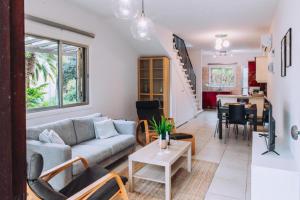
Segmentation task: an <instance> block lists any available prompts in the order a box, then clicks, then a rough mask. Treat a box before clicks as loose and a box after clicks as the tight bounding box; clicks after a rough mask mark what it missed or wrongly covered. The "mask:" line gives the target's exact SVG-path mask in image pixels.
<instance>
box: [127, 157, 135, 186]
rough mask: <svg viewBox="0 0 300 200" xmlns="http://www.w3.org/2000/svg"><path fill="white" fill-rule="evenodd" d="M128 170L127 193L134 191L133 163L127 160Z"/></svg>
mask: <svg viewBox="0 0 300 200" xmlns="http://www.w3.org/2000/svg"><path fill="white" fill-rule="evenodd" d="M128 170H129V173H128V175H129V192H133V191H134V178H133V161H132V160H128Z"/></svg>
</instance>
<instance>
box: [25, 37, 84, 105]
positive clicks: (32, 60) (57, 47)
mask: <svg viewBox="0 0 300 200" xmlns="http://www.w3.org/2000/svg"><path fill="white" fill-rule="evenodd" d="M86 59H87V48H86V47H83V46H81V45H74V44H71V43H66V42H63V41H59V40H52V39H46V38H41V37H36V36H32V35H26V36H25V68H26V69H25V70H26V106H27V109H28V110H30V111H34V110H42V109H52V108H62V107H67V106H76V105H82V104H87V103H88V101H87V96H88V95H87V91H88V89H87V82H88V81H87V61H86Z"/></svg>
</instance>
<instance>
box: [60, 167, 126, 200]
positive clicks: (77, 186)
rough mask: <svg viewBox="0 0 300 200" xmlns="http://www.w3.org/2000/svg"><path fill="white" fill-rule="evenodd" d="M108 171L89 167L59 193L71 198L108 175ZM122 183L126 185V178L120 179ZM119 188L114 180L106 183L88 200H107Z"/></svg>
mask: <svg viewBox="0 0 300 200" xmlns="http://www.w3.org/2000/svg"><path fill="white" fill-rule="evenodd" d="M108 173H109V171H108V170H106V169H104V168H102V167H100V166H98V165H96V166H94V167H90V168H88V169H86V170H85V171H84V172H83V173H82V174H80V175H79V176H77V177H76V178H74V179H73V180H72V181H71V182H70V183H69V184H68V185H67V186H66V187H64V188H63V189H62V190H60V192H61V193H62V194H64V195H65V196H67V197H71V196H72V195H74V194H75V193H77V192H79V191H81V190H82V189H84V188H85V187H86V186H88V185H90V184H92V183H93V182H95V181H97V180H98V179H99V178H101V177H103V176H105V175H106V174H108ZM121 179H122V182H123V183H124V184H126V182H127V178H126V177H122V176H121ZM118 190H119V186H118V184H117V182H116V180H115V179H112V180H110V181H108V182H107V183H106V184H105V185H104V186H103V187H101V188H100V189H99V190H98V191H97V192H95V193H94V194H93V195H92V196H91V197H90V198H88V199H89V200H96V199H101V200H108V199H110V198H111V197H112V196H114V194H116V192H118Z"/></svg>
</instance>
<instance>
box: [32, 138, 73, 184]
mask: <svg viewBox="0 0 300 200" xmlns="http://www.w3.org/2000/svg"><path fill="white" fill-rule="evenodd" d="M27 149H28V150H31V151H33V152H37V153H40V154H41V155H42V156H43V160H44V168H43V171H45V170H48V169H51V168H53V167H55V166H57V165H60V164H62V163H64V162H66V161H68V160H70V159H71V158H72V151H71V147H70V146H68V145H62V144H53V143H43V142H40V141H37V140H27ZM70 180H72V168H69V169H67V170H66V171H64V172H63V173H61V174H59V175H58V176H57V177H55V178H53V179H52V180H51V181H50V182H49V183H50V184H51V185H52V186H53V188H54V189H56V190H58V189H61V188H62V187H63V186H65V184H66V183H68V182H69V181H70Z"/></svg>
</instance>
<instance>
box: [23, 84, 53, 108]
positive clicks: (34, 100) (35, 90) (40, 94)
mask: <svg viewBox="0 0 300 200" xmlns="http://www.w3.org/2000/svg"><path fill="white" fill-rule="evenodd" d="M47 86H48V83H44V84H42V85H39V86H36V87H29V88H26V106H27V108H36V107H39V106H40V105H42V104H43V101H44V96H45V94H46V93H45V92H44V89H45V88H46V87H47Z"/></svg>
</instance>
